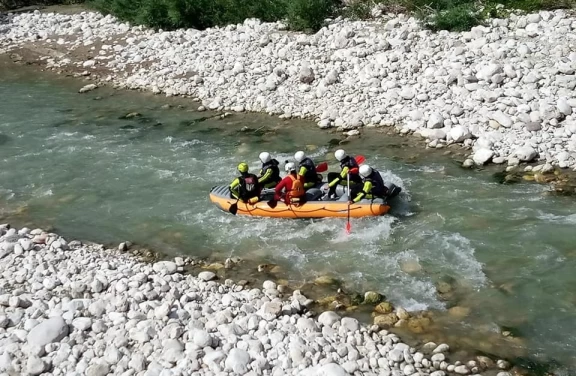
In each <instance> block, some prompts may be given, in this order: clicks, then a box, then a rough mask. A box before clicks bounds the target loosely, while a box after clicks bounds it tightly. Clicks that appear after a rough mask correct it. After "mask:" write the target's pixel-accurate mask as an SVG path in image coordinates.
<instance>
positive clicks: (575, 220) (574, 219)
mask: <svg viewBox="0 0 576 376" xmlns="http://www.w3.org/2000/svg"><path fill="white" fill-rule="evenodd" d="M537 213H538V214H537V217H538V219H540V220H543V221H548V222H556V223H561V224H570V225H572V224H576V214H569V215H557V214H552V213H546V212H544V211H542V210H538V211H537Z"/></svg>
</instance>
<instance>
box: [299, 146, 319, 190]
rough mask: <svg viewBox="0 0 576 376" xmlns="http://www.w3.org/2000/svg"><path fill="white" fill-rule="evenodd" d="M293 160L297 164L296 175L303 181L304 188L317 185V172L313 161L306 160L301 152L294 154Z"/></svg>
mask: <svg viewBox="0 0 576 376" xmlns="http://www.w3.org/2000/svg"><path fill="white" fill-rule="evenodd" d="M294 159H295V160H296V161H297V162H298V175H299V176H300V177H301V178H302V179H303V181H304V188H305V189H309V188H313V187H314V186H315V185H316V184H317V183H318V172H317V171H316V165H315V164H314V161H312V159H310V158H308V157H307V156H306V155H305V154H304V152H303V151H298V152H296V154H294Z"/></svg>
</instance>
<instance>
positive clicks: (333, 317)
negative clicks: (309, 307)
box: [318, 311, 340, 326]
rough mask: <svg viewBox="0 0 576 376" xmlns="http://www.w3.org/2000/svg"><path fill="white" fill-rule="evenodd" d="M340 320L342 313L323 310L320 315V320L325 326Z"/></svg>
mask: <svg viewBox="0 0 576 376" xmlns="http://www.w3.org/2000/svg"><path fill="white" fill-rule="evenodd" d="M338 320H340V315H338V314H337V313H336V312H333V311H326V312H322V313H321V314H320V316H318V322H319V323H320V324H322V325H325V326H332V325H333V324H334V323H335V322H337V321H338Z"/></svg>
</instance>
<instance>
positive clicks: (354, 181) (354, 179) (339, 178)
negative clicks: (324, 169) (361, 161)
mask: <svg viewBox="0 0 576 376" xmlns="http://www.w3.org/2000/svg"><path fill="white" fill-rule="evenodd" d="M334 157H335V158H336V159H337V160H338V161H339V162H340V172H339V173H338V172H330V173H329V174H328V187H329V192H328V195H329V196H332V195H334V194H335V193H336V186H337V185H338V184H346V183H347V178H348V176H347V175H348V174H350V183H351V185H360V184H362V177H360V175H359V174H358V173H352V172H351V171H352V170H356V169H357V168H358V163H357V162H356V159H354V158H353V157H351V156H349V155H347V154H346V152H345V151H344V150H342V149H339V150H336V152H334Z"/></svg>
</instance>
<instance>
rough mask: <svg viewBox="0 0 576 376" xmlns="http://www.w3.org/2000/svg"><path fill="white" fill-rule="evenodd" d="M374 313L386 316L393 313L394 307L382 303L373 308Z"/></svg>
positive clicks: (390, 304) (388, 303)
mask: <svg viewBox="0 0 576 376" xmlns="http://www.w3.org/2000/svg"><path fill="white" fill-rule="evenodd" d="M374 312H376V313H379V314H387V313H391V312H394V306H393V305H392V303H390V302H382V303H380V304H378V305H377V306H376V307H375V308H374Z"/></svg>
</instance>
